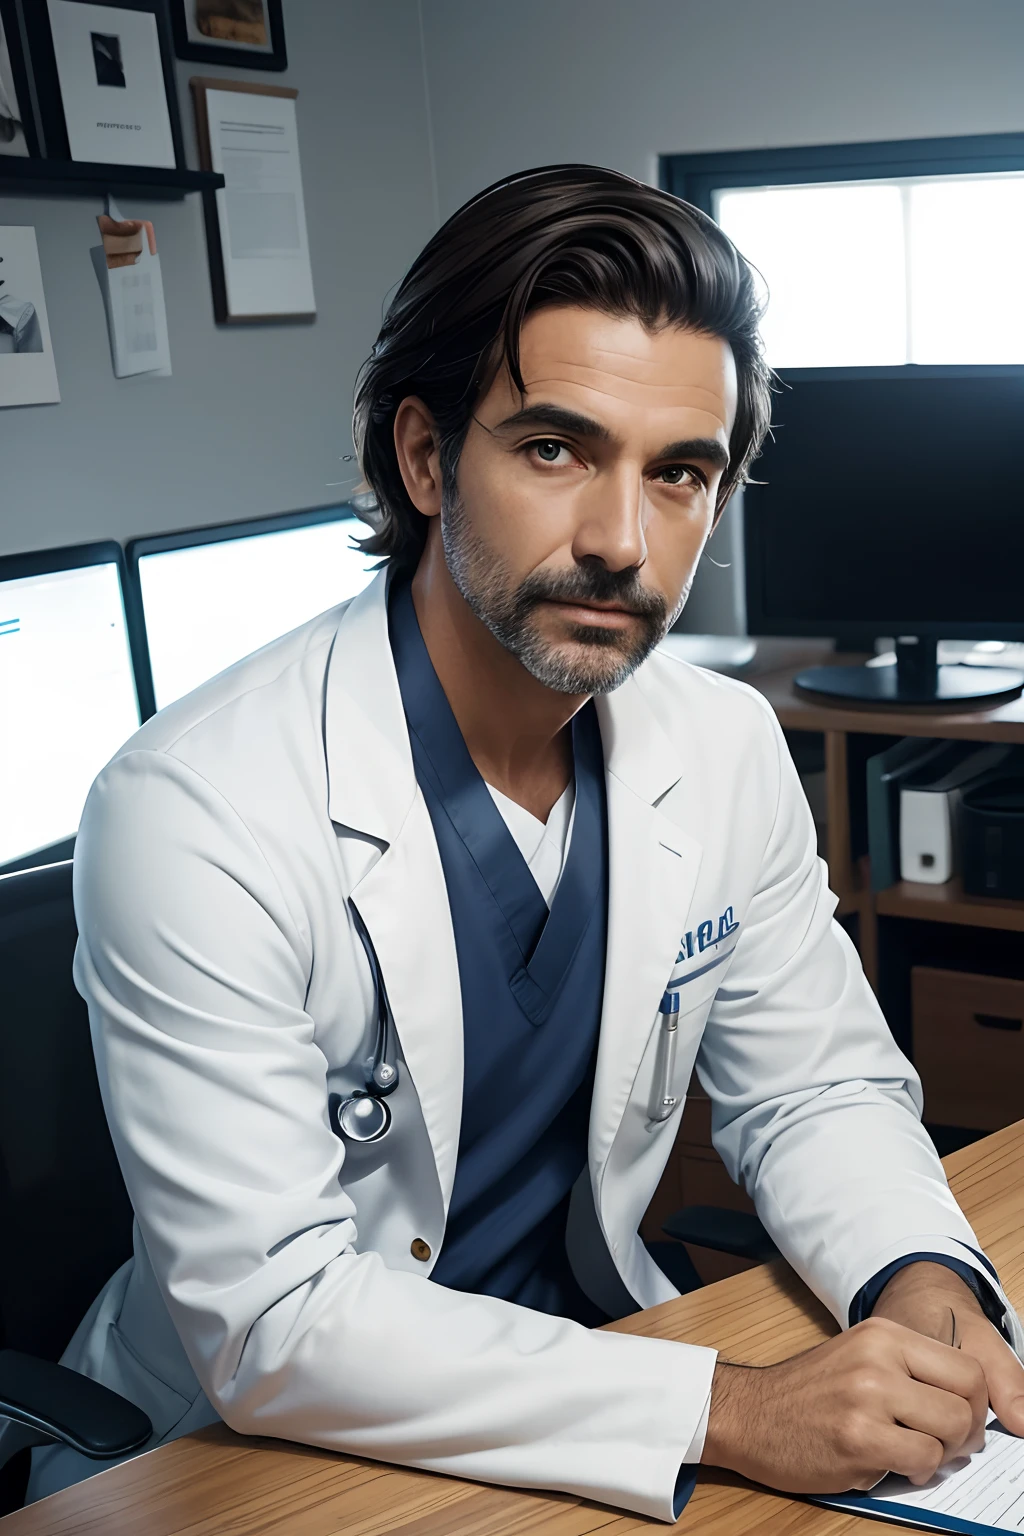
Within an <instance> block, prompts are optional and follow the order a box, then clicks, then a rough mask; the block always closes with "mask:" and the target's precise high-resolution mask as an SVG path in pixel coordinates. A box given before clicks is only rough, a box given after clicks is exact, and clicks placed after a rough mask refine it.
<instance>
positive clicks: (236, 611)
mask: <svg viewBox="0 0 1024 1536" xmlns="http://www.w3.org/2000/svg"><path fill="white" fill-rule="evenodd" d="M369 531H370V530H369V529H368V528H367V526H366V524H365V523H361V522H359V521H358V520H357V519H356V518H354V517H352V516H351V515H346V514H342V515H339V514H338V513H337V512H334V513H333V514H332V513H329V514H328V515H327V516H326V517H325V516H324V513H323V512H322V511H320V512H318V513H316V514H301V513H300V514H288V515H287V516H285V517H280V518H271V519H267V520H265V521H264V522H251V523H244V524H235V525H234V526H231V525H230V524H228V525H224V526H223V527H220V528H207V529H201V530H193V531H192V532H190V533H183V534H169V535H167V536H166V537H163V538H157V539H137V540H135V541H134V542H133V543H131V544H130V545H129V546H128V554H129V559H130V561H131V564H132V568H133V570H135V571H137V573H138V582H139V588H140V591H141V595H142V609H143V614H144V619H145V629H146V642H147V645H148V649H149V663H150V669H151V672H152V678H153V694H154V702H155V705H156V708H157V709H163V708H164V706H165V705H167V704H171V703H173V701H174V700H175V699H179V698H181V697H182V695H183V694H186V693H189V692H191V690H192V689H193V688H197V687H198V686H199V684H200V683H204V682H206V680H207V679H208V678H210V677H214V676H216V674H217V673H218V672H223V670H224V668H225V667H229V666H231V665H233V663H234V662H236V661H240V660H241V658H242V657H243V656H248V655H249V654H250V652H252V651H256V650H259V648H260V647H261V646H263V645H266V644H268V643H269V642H270V641H271V640H276V639H277V638H278V636H280V635H284V634H287V633H288V631H289V630H291V629H295V628H297V627H298V626H299V625H300V624H304V623H305V622H306V620H307V619H311V618H314V617H315V616H316V615H317V614H318V613H323V612H324V610H325V609H327V608H333V607H334V606H335V604H337V603H340V602H343V601H344V600H345V599H346V598H348V597H354V596H355V595H356V593H358V592H361V591H362V589H363V588H364V587H365V586H366V585H367V583H368V582H370V581H371V580H372V579H373V566H374V565H375V564H376V560H375V558H374V557H372V556H367V555H364V554H362V553H361V552H360V551H359V550H358V549H354V548H353V546H352V539H353V537H355V538H360V537H363V536H364V535H366V534H367V533H368V532H369Z"/></svg>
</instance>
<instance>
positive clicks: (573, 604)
mask: <svg viewBox="0 0 1024 1536" xmlns="http://www.w3.org/2000/svg"><path fill="white" fill-rule="evenodd" d="M545 602H546V603H547V604H548V605H549V606H550V607H552V608H568V609H571V610H572V612H573V614H574V616H575V617H576V618H577V619H580V620H585V621H586V622H587V623H590V624H604V625H609V626H612V625H623V624H628V623H629V621H630V620H631V619H636V618H639V617H640V615H639V614H638V613H637V611H636V609H635V608H625V607H623V605H622V604H621V603H602V602H599V601H598V600H596V599H583V598H578V597H549V598H546V599H545Z"/></svg>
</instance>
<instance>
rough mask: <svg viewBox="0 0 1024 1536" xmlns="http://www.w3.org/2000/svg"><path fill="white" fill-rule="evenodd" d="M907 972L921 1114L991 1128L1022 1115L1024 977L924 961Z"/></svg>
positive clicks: (934, 1121)
mask: <svg viewBox="0 0 1024 1536" xmlns="http://www.w3.org/2000/svg"><path fill="white" fill-rule="evenodd" d="M910 979H911V1008H912V1022H913V1031H914V1064H915V1066H916V1067H917V1070H918V1071H919V1072H920V1074H921V1081H922V1083H923V1084H924V1118H925V1120H926V1121H930V1122H931V1123H932V1124H934V1125H959V1126H965V1127H968V1128H970V1129H972V1130H977V1131H996V1130H999V1129H1000V1127H1001V1126H1004V1125H1012V1123H1013V1122H1014V1121H1015V1120H1020V1119H1022V1118H1024V981H1013V980H1010V979H1009V978H1007V977H1005V976H974V975H971V974H969V973H967V972H963V971H939V970H932V969H931V968H929V967H926V966H914V967H913V969H912V970H911V973H910Z"/></svg>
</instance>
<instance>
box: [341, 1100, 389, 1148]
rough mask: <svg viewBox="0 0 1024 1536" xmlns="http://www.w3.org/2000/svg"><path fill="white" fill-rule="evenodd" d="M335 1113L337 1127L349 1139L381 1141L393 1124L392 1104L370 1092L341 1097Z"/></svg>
mask: <svg viewBox="0 0 1024 1536" xmlns="http://www.w3.org/2000/svg"><path fill="white" fill-rule="evenodd" d="M332 1097H333V1095H332ZM334 1113H335V1122H336V1124H337V1129H338V1131H339V1132H340V1133H341V1135H342V1136H344V1137H345V1138H346V1139H347V1140H348V1141H379V1140H380V1138H381V1137H382V1136H385V1135H387V1132H388V1130H389V1129H390V1126H391V1108H390V1105H388V1104H386V1103H385V1101H384V1100H383V1099H378V1098H376V1097H375V1096H374V1095H373V1094H370V1093H354V1094H352V1096H351V1097H350V1098H347V1099H340V1100H339V1101H338V1103H337V1106H336V1108H335V1112H334Z"/></svg>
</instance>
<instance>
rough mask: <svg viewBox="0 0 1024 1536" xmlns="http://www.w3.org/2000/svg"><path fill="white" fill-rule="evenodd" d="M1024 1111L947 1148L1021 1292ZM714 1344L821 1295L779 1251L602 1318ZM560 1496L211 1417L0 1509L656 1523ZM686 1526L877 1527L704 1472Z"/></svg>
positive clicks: (778, 1325) (553, 1532) (83, 1516)
mask: <svg viewBox="0 0 1024 1536" xmlns="http://www.w3.org/2000/svg"><path fill="white" fill-rule="evenodd" d="M1022 1158H1024V1121H1022V1122H1020V1123H1019V1124H1017V1125H1015V1126H1011V1127H1009V1128H1008V1129H1007V1130H1004V1131H998V1132H996V1134H995V1135H993V1136H988V1137H986V1138H985V1140H984V1141H979V1142H976V1143H975V1144H974V1145H973V1146H971V1147H965V1148H964V1149H963V1150H962V1151H960V1152H956V1153H954V1154H953V1155H952V1156H951V1157H948V1158H946V1160H945V1166H946V1170H947V1173H948V1174H949V1177H950V1183H951V1184H952V1186H953V1189H954V1191H955V1193H956V1195H957V1198H958V1199H959V1201H960V1203H961V1205H962V1206H963V1208H964V1210H965V1211H966V1212H967V1214H968V1216H969V1217H970V1219H971V1222H972V1224H973V1225H974V1228H975V1231H976V1232H977V1234H978V1237H979V1238H980V1240H981V1242H982V1243H983V1245H984V1246H985V1248H986V1250H987V1252H988V1253H989V1255H990V1257H991V1258H992V1260H993V1262H994V1263H995V1265H996V1267H997V1268H998V1270H999V1273H1000V1277H1001V1279H1002V1281H1003V1284H1004V1286H1005V1287H1006V1290H1007V1292H1008V1293H1009V1295H1010V1296H1011V1297H1012V1298H1013V1300H1014V1302H1015V1303H1016V1304H1018V1305H1020V1304H1021V1302H1024V1230H1022V1222H1021V1212H1022V1206H1024V1201H1022V1199H1021V1196H1020V1194H1019V1193H1018V1190H1019V1184H1020V1174H1021V1166H1022ZM611 1326H612V1327H613V1328H615V1329H616V1330H617V1331H619V1332H622V1333H640V1334H650V1335H654V1336H656V1337H659V1338H667V1339H686V1340H688V1341H689V1342H691V1343H695V1344H709V1345H715V1346H717V1347H718V1348H719V1349H721V1350H722V1352H723V1353H724V1354H725V1355H726V1356H727V1357H728V1358H731V1359H735V1360H742V1361H746V1362H748V1363H750V1364H753V1365H767V1364H770V1363H771V1362H772V1361H775V1360H782V1359H785V1357H786V1356H788V1355H791V1354H793V1353H795V1352H796V1351H797V1350H800V1349H806V1348H808V1347H809V1346H811V1345H813V1344H816V1343H818V1342H819V1341H820V1340H822V1339H824V1338H826V1337H828V1336H829V1335H830V1334H832V1333H834V1332H835V1324H834V1323H833V1322H832V1320H831V1318H830V1317H829V1316H828V1314H827V1313H826V1312H825V1310H824V1308H823V1307H822V1306H820V1304H819V1303H818V1302H817V1301H816V1300H815V1299H814V1297H813V1296H811V1295H810V1294H809V1292H808V1291H807V1290H806V1289H805V1288H804V1286H803V1285H802V1284H801V1283H800V1281H799V1280H797V1279H796V1277H795V1276H794V1275H793V1273H792V1271H790V1270H789V1269H787V1268H786V1267H785V1265H783V1264H781V1263H779V1264H775V1265H771V1266H766V1267H762V1268H760V1269H754V1270H750V1271H748V1272H747V1273H746V1274H743V1275H737V1276H735V1277H734V1278H733V1279H731V1280H723V1281H721V1282H720V1283H719V1284H718V1285H712V1286H708V1287H707V1288H706V1289H704V1290H702V1291H697V1292H695V1293H694V1294H693V1295H690V1296H684V1297H681V1298H680V1299H679V1300H678V1301H672V1302H666V1303H665V1304H664V1305H663V1306H660V1307H654V1308H652V1309H651V1310H650V1311H648V1312H642V1313H638V1314H637V1315H636V1316H635V1317H631V1318H626V1319H625V1320H624V1321H622V1322H621V1323H615V1324H612V1325H611ZM664 1529H665V1527H664V1526H663V1525H661V1524H660V1523H659V1522H657V1521H653V1520H646V1519H643V1518H641V1517H639V1516H635V1515H624V1514H622V1513H621V1512H619V1511H617V1510H613V1509H608V1508H604V1507H602V1506H600V1505H596V1504H589V1503H586V1502H582V1501H580V1500H578V1499H575V1498H572V1497H569V1496H567V1495H557V1494H555V1495H553V1494H532V1493H518V1492H514V1491H511V1490H509V1489H503V1488H491V1487H483V1486H480V1485H478V1484H473V1483H462V1482H457V1481H456V1480H455V1479H452V1478H445V1477H439V1476H435V1475H432V1474H430V1473H425V1472H409V1471H405V1470H402V1469H400V1468H394V1467H388V1466H384V1465H381V1464H380V1463H376V1462H368V1461H359V1460H356V1459H355V1458H352V1457H345V1456H337V1455H332V1454H330V1453H329V1452H326V1451H319V1450H313V1449H311V1448H310V1447H308V1446H300V1445H293V1444H290V1443H287V1442H283V1441H276V1440H252V1439H244V1438H242V1437H241V1436H238V1435H235V1434H233V1433H232V1432H231V1431H230V1430H228V1429H226V1428H225V1427H223V1426H221V1425H218V1426H216V1427H214V1428H212V1429H207V1430H203V1431H201V1432H200V1433H199V1434H196V1435H189V1436H187V1437H185V1438H183V1439H181V1440H176V1441H174V1442H173V1444H171V1445H168V1446H164V1447H163V1448H162V1449H161V1450H158V1451H152V1452H150V1453H149V1454H148V1455H146V1456H139V1457H136V1458H135V1460H133V1461H129V1462H126V1463H125V1464H124V1465H123V1466H120V1467H114V1468H111V1469H110V1470H109V1471H106V1472H101V1473H98V1474H97V1475H96V1476H95V1477H93V1478H90V1479H89V1480H88V1481H86V1482H84V1483H80V1484H78V1485H77V1486H76V1487H74V1488H68V1489H66V1490H65V1491H64V1492H63V1493H58V1494H54V1495H53V1496H52V1497H51V1498H49V1499H44V1500H42V1501H41V1502H40V1503H38V1504H35V1505H32V1506H30V1508H28V1509H25V1510H20V1511H19V1512H18V1513H17V1514H13V1515H8V1517H7V1518H6V1519H5V1520H0V1536H137V1533H138V1532H140V1531H144V1532H145V1533H146V1536H342V1533H344V1536H384V1533H389V1536H518V1533H520V1532H530V1533H533V1532H536V1533H538V1536H585V1533H588V1532H591V1531H594V1532H597V1531H600V1532H602V1533H603V1536H626V1533H628V1532H634V1531H650V1532H654V1531H657V1530H664ZM674 1529H675V1530H676V1531H677V1532H679V1533H681V1536H690V1533H693V1536H696V1533H698V1532H699V1533H700V1536H739V1533H741V1532H742V1533H746V1532H752V1531H756V1532H757V1533H758V1536H878V1532H879V1529H880V1528H879V1526H878V1524H877V1523H876V1522H874V1521H868V1520H860V1519H856V1518H854V1517H852V1516H849V1515H840V1514H836V1513H833V1512H831V1511H826V1510H820V1509H816V1508H815V1507H814V1506H813V1505H809V1504H803V1503H800V1502H799V1501H797V1500H794V1499H789V1498H785V1497H783V1496H781V1495H778V1494H772V1493H768V1492H766V1491H764V1490H762V1489H757V1488H752V1487H751V1486H750V1485H749V1484H745V1483H743V1482H741V1481H740V1479H738V1478H734V1477H731V1476H729V1475H728V1474H724V1473H717V1472H714V1471H702V1472H701V1474H700V1480H699V1482H698V1486H697V1489H696V1491H695V1493H694V1495H693V1497H692V1498H691V1500H690V1502H689V1504H688V1505H687V1508H686V1510H685V1512H684V1514H683V1517H682V1519H681V1520H680V1521H679V1524H678V1525H677V1526H676V1527H674Z"/></svg>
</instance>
